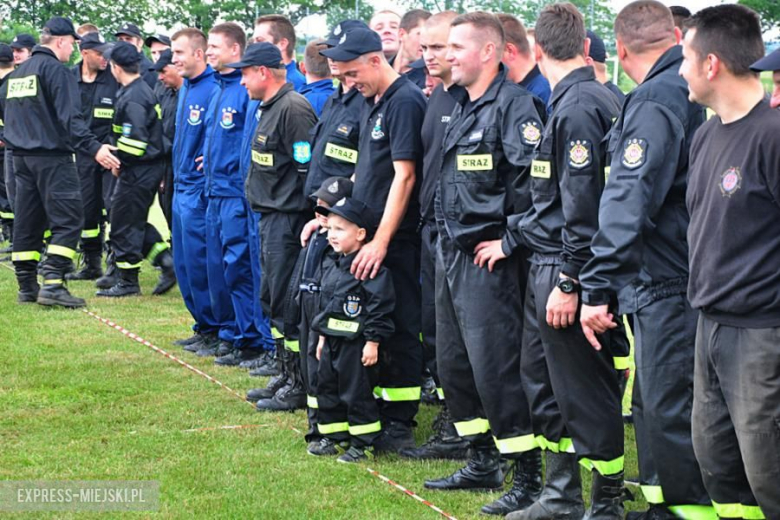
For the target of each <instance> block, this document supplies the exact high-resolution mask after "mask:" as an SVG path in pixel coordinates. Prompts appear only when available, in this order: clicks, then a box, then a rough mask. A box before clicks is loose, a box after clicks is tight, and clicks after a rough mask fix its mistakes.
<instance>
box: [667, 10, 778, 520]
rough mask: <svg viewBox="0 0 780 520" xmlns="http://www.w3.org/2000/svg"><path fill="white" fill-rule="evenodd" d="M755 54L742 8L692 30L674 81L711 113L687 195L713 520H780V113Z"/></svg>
mask: <svg viewBox="0 0 780 520" xmlns="http://www.w3.org/2000/svg"><path fill="white" fill-rule="evenodd" d="M763 54H764V47H763V43H762V41H761V26H760V23H759V19H758V16H757V15H756V13H754V12H753V11H751V10H750V9H748V8H746V7H743V6H738V5H721V6H717V7H710V8H707V9H703V10H701V11H699V12H698V13H696V15H695V16H693V18H692V19H691V20H689V29H688V32H687V34H686V35H685V43H684V51H683V56H684V61H683V64H682V67H681V68H680V73H681V74H682V76H683V77H684V78H685V79H686V80H687V81H688V89H689V92H690V98H691V100H692V101H696V102H698V103H701V104H703V105H706V106H708V107H709V108H710V109H712V110H713V111H714V112H715V116H714V117H712V118H711V119H710V120H709V121H707V122H706V123H705V124H704V125H703V126H702V127H701V128H700V129H699V131H698V132H697V133H696V136H695V137H694V140H693V144H692V145H691V168H690V172H689V173H690V177H689V182H688V193H687V203H688V211H690V215H691V224H690V227H689V228H688V241H689V243H690V266H691V277H690V283H689V284H688V298H689V299H690V301H691V305H692V306H693V307H694V308H696V309H699V310H700V311H701V312H700V315H699V323H698V327H697V330H696V369H695V379H694V384H693V445H694V448H695V450H696V457H697V459H698V461H699V465H700V466H701V473H702V477H703V478H704V485H705V486H706V487H707V491H708V492H709V495H710V497H711V498H712V503H713V505H714V506H715V512H716V513H717V514H718V517H720V518H772V519H775V518H780V493H779V492H778V489H779V488H778V482H780V458H779V457H780V429H779V427H780V424H779V423H778V418H780V372H779V370H780V348H778V338H780V271H778V269H777V266H778V265H780V233H778V232H777V222H778V220H780V208H778V201H780V113H778V111H777V110H775V109H773V108H772V107H771V106H770V103H769V100H768V99H767V98H766V94H765V92H764V89H763V87H762V85H761V81H760V79H759V75H758V73H756V72H754V71H753V70H751V69H750V67H751V63H753V62H754V61H756V60H757V59H759V58H761V56H762V55H763ZM770 61H771V60H770ZM775 61H777V63H775V64H774V65H773V66H772V67H771V68H775V69H780V60H775ZM755 65H756V66H757V67H756V68H757V69H758V70H761V69H764V68H769V67H768V66H770V65H771V64H769V63H766V62H764V63H761V62H759V63H756V64H755Z"/></svg>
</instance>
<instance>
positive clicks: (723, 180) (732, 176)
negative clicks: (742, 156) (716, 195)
mask: <svg viewBox="0 0 780 520" xmlns="http://www.w3.org/2000/svg"><path fill="white" fill-rule="evenodd" d="M741 187H742V172H741V171H740V170H739V168H737V167H736V166H732V167H731V168H729V169H728V170H726V171H725V172H723V174H722V175H721V176H720V192H721V193H722V194H723V196H724V197H731V196H732V195H733V194H734V193H735V192H736V191H737V190H738V189H739V188H741Z"/></svg>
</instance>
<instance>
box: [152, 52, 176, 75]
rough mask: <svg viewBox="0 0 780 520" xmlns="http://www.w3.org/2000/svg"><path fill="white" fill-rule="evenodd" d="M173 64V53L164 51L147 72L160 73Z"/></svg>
mask: <svg viewBox="0 0 780 520" xmlns="http://www.w3.org/2000/svg"><path fill="white" fill-rule="evenodd" d="M172 63H173V53H172V52H171V51H170V49H165V50H164V51H162V52H161V53H160V59H159V60H157V62H156V63H155V64H154V65H152V66H151V67H149V70H151V71H154V72H160V71H161V70H163V69H164V68H165V67H167V66H168V65H171V64H172Z"/></svg>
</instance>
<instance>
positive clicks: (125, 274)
mask: <svg viewBox="0 0 780 520" xmlns="http://www.w3.org/2000/svg"><path fill="white" fill-rule="evenodd" d="M138 271H139V269H138V268H135V269H117V272H118V277H117V278H118V281H117V282H116V285H114V286H113V287H111V288H110V289H101V290H99V291H98V292H96V293H95V294H96V295H97V296H105V297H107V298H122V297H124V296H137V295H140V294H141V286H140V285H138Z"/></svg>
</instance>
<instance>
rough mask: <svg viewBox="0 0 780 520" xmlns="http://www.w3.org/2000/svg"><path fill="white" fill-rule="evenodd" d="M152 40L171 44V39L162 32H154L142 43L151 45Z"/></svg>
mask: <svg viewBox="0 0 780 520" xmlns="http://www.w3.org/2000/svg"><path fill="white" fill-rule="evenodd" d="M154 42H158V43H162V44H163V45H167V46H168V47H170V46H171V39H170V38H169V37H168V36H166V35H164V34H155V35H154V36H147V37H146V39H145V40H144V45H146V46H147V47H151V46H152V44H153V43H154Z"/></svg>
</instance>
